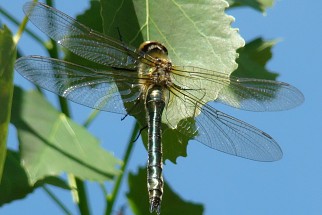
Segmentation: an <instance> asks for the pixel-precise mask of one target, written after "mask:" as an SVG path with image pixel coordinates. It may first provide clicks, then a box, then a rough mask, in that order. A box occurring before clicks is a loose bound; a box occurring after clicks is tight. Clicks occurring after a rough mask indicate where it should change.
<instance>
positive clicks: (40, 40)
mask: <svg viewBox="0 0 322 215" xmlns="http://www.w3.org/2000/svg"><path fill="white" fill-rule="evenodd" d="M0 13H1V14H2V15H4V16H5V17H6V18H7V19H9V20H10V21H11V22H12V23H14V24H15V25H17V26H19V25H20V22H19V21H18V20H17V19H16V18H14V17H13V16H12V15H11V14H9V13H8V12H7V11H5V10H4V9H3V8H1V7H0ZM27 22H28V19H27V17H25V18H24V20H23V21H22V22H21V26H20V28H19V30H18V33H17V35H16V36H15V42H16V43H17V42H18V40H19V39H20V37H21V35H22V32H26V33H27V34H28V35H29V36H30V37H31V38H33V39H34V40H36V41H37V42H38V43H40V44H43V45H44V46H45V43H43V41H42V39H41V38H40V37H38V36H37V35H36V34H35V33H33V32H32V31H31V30H29V29H28V28H26V24H27Z"/></svg>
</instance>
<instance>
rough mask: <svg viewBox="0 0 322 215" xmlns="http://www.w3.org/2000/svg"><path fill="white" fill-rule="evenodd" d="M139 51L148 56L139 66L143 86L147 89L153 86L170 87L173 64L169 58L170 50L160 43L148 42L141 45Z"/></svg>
mask: <svg viewBox="0 0 322 215" xmlns="http://www.w3.org/2000/svg"><path fill="white" fill-rule="evenodd" d="M139 51H142V52H144V53H145V54H146V56H147V57H146V59H143V62H142V63H141V64H140V65H139V70H138V74H139V78H140V80H141V84H144V85H147V87H148V86H149V85H152V84H153V85H155V84H157V85H161V86H164V87H167V86H168V87H169V85H171V78H170V71H171V69H172V63H171V61H170V59H169V58H168V50H167V49H166V48H165V47H164V46H163V45H162V44H161V43H159V42H153V41H146V42H144V43H142V44H141V45H140V47H139ZM147 59H149V61H147Z"/></svg>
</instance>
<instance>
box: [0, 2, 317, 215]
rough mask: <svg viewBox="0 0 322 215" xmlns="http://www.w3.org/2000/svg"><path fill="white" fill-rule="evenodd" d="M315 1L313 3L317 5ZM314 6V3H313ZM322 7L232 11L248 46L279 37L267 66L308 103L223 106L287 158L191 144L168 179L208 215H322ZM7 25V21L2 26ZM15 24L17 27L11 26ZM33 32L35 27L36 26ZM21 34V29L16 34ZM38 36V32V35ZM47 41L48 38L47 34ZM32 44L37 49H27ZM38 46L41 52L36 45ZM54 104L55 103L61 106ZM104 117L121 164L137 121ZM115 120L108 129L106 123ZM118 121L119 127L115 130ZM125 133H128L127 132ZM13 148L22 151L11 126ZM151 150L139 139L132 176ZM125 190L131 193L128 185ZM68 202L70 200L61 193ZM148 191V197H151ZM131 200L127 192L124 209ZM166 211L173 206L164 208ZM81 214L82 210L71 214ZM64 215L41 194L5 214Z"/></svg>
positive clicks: (97, 208) (66, 6)
mask: <svg viewBox="0 0 322 215" xmlns="http://www.w3.org/2000/svg"><path fill="white" fill-rule="evenodd" d="M24 2H25V1H21V0H2V1H1V2H0V6H1V7H3V8H5V9H7V10H8V11H9V12H11V13H12V14H14V15H15V16H16V17H18V18H19V19H22V17H23V13H22V9H21V8H22V5H23V3H24ZM75 2H76V1H66V0H65V1H60V2H58V1H57V6H56V7H57V8H58V9H59V10H62V11H64V12H66V13H68V14H69V15H71V16H74V15H76V14H77V13H79V12H81V11H83V9H84V8H85V7H87V5H88V3H87V2H88V1H84V0H83V1H77V3H75ZM313 2H314V3H313ZM309 3H310V4H309ZM321 7H322V2H321V1H317V0H316V1H310V2H308V1H301V0H293V1H287V0H284V1H277V2H276V3H275V6H274V7H273V8H271V9H269V10H268V11H267V14H266V16H263V15H262V14H260V13H259V12H257V11H254V10H252V9H248V8H242V9H233V10H229V11H228V13H229V14H231V15H233V16H235V18H236V21H235V23H233V26H234V27H238V28H239V29H240V34H241V35H242V37H244V39H245V40H246V41H250V40H252V39H255V38H256V37H263V38H264V39H277V38H278V39H280V42H279V43H278V44H277V45H276V46H275V47H274V48H273V59H272V60H271V61H270V62H269V64H268V68H269V69H270V70H272V71H276V72H278V73H279V74H280V76H279V78H278V80H280V81H284V82H287V83H290V84H292V85H294V86H296V87H297V88H299V89H300V90H301V91H302V92H303V94H304V95H305V99H306V100H305V103H304V104H303V105H302V106H300V107H298V108H295V109H292V110H289V111H283V112H271V113H253V112H246V111H240V110H235V109H232V108H229V107H226V106H223V105H216V106H215V107H216V108H217V109H219V110H221V111H223V112H225V113H228V114H231V115H232V116H234V117H237V118H239V119H242V120H244V121H246V122H248V123H250V124H252V125H254V126H256V127H258V128H260V129H261V130H263V131H265V132H267V133H269V134H270V135H271V136H272V137H274V139H275V140H276V141H277V142H278V143H279V144H280V146H281V147H282V149H283V152H284V157H283V159H282V160H280V161H278V162H273V163H261V162H255V161H250V160H245V159H242V158H237V157H234V156H229V155H226V154H224V153H220V152H217V151H215V150H211V149H209V148H207V147H205V146H203V145H202V144H200V143H198V142H195V141H191V142H190V144H189V147H188V157H187V158H179V159H178V160H177V165H174V164H172V163H170V162H167V163H166V165H165V168H164V169H165V170H164V175H165V177H166V179H167V181H168V182H169V185H170V186H171V187H172V188H173V189H174V190H175V191H176V192H178V193H179V194H180V195H181V196H182V198H184V199H186V200H189V201H193V202H199V203H202V204H204V205H205V214H225V215H226V214H229V215H235V214H236V215H237V214H261V215H266V214H267V215H270V214H275V215H279V214H281V215H282V214H283V215H284V214H293V215H294V214H311V215H312V214H321V211H322V156H321V153H322V131H321V129H322V113H321V110H322V94H321V91H322V84H321V83H320V81H321V79H322V74H321V73H322V27H321V22H322V13H321V11H320V8H321ZM3 22H4V23H7V22H6V20H3ZM10 26H11V25H10ZM29 26H30V27H33V26H31V25H29ZM11 29H12V30H13V32H14V33H15V32H16V28H13V27H12V28H11ZM37 32H38V31H37ZM39 34H40V35H42V36H44V35H43V34H42V33H39ZM20 43H21V47H24V49H23V53H24V54H25V55H29V54H39V55H43V54H44V52H43V50H41V49H40V48H39V47H38V46H36V45H34V43H33V42H32V41H30V40H29V39H28V38H27V37H24V38H23V39H22V40H21V41H20ZM26 44H30V46H29V47H28V46H26ZM33 45H34V46H33ZM15 83H16V84H17V85H20V86H23V87H24V88H30V87H31V86H32V85H31V84H29V83H28V81H26V80H24V79H23V78H21V77H20V76H19V74H16V75H15ZM54 102H55V100H54ZM72 108H73V118H74V119H75V121H77V122H79V123H82V122H83V121H84V120H85V118H86V116H87V115H88V113H90V111H91V110H90V109H88V108H86V107H82V106H80V105H76V104H74V105H72ZM120 118H121V116H120V115H117V114H111V113H101V114H100V117H99V118H98V119H97V120H96V122H95V123H94V124H93V125H92V126H91V127H90V131H91V132H92V133H93V134H94V135H95V136H97V137H98V138H99V139H100V140H101V142H102V144H103V146H104V147H105V148H107V149H109V150H110V151H113V152H114V154H115V156H117V157H119V158H122V156H123V151H124V148H125V145H126V144H125V143H126V142H127V139H128V136H129V135H130V132H131V127H132V125H133V120H132V119H130V117H128V118H127V119H126V120H125V121H120ZM107 122H109V123H107ZM110 122H113V126H110V125H111V123H110ZM120 131H122V134H120ZM9 142H10V144H9V146H10V147H11V148H16V147H17V141H16V140H15V131H14V129H13V128H12V129H11V130H10V136H9ZM146 157H147V155H146V151H145V149H144V147H143V145H142V144H141V141H138V142H137V143H136V146H135V150H134V152H133V154H132V157H131V164H130V167H129V168H130V171H136V169H137V166H138V165H141V166H144V165H145V163H146ZM88 187H89V190H91V192H90V198H91V199H92V200H95V201H91V203H92V205H91V206H92V210H93V212H94V213H93V214H101V213H100V212H101V211H102V210H103V204H102V200H103V196H102V193H101V192H100V190H99V187H98V186H97V185H96V184H94V183H89V184H88ZM122 189H123V190H124V191H125V190H126V184H123V187H122ZM55 191H57V192H58V193H59V196H60V198H61V199H63V201H65V202H66V203H67V204H69V203H70V204H71V198H70V194H69V193H68V192H65V191H60V190H55ZM144 192H145V191H144ZM124 202H125V198H124V196H123V193H121V195H120V197H119V198H118V206H120V205H122V204H123V203H124ZM163 207H166V205H163ZM71 210H72V211H76V210H75V208H73V207H72V208H71ZM26 211H28V213H27V214H47V215H51V214H53V215H54V214H55V215H56V214H60V210H59V209H58V208H57V207H56V206H55V205H54V203H52V202H51V201H50V199H49V198H48V197H47V196H46V194H45V193H44V192H43V191H42V190H37V191H35V192H34V193H33V194H30V195H28V197H27V198H26V199H23V200H19V201H15V202H13V203H11V204H9V205H5V206H4V207H2V208H0V214H6V215H15V214H20V213H21V212H24V213H25V212H26Z"/></svg>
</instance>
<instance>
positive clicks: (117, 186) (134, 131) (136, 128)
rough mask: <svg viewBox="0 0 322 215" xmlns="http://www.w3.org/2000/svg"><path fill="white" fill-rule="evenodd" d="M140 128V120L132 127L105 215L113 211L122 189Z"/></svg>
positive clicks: (108, 197) (108, 198)
mask: <svg viewBox="0 0 322 215" xmlns="http://www.w3.org/2000/svg"><path fill="white" fill-rule="evenodd" d="M139 130H140V127H139V124H138V122H135V124H134V126H133V129H132V135H131V137H130V139H129V142H128V145H127V149H126V152H125V155H124V159H123V166H122V167H121V173H120V175H119V176H118V178H117V179H116V182H115V186H114V189H113V191H112V194H111V195H109V196H107V207H106V210H105V215H110V214H111V213H112V209H113V205H114V203H115V200H116V197H117V194H118V193H119V189H120V186H121V182H122V179H123V177H124V173H125V169H126V167H127V165H128V162H129V158H130V155H131V152H132V151H133V146H134V142H133V141H134V140H135V138H136V136H137V134H138V132H139Z"/></svg>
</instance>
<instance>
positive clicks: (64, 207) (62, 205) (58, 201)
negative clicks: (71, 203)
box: [42, 186, 72, 215]
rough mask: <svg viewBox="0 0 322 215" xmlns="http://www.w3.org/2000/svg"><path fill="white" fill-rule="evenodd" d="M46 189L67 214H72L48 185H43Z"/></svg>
mask: <svg viewBox="0 0 322 215" xmlns="http://www.w3.org/2000/svg"><path fill="white" fill-rule="evenodd" d="M42 188H43V189H44V191H45V192H46V193H47V194H48V196H49V197H50V198H52V200H53V201H54V202H56V204H57V205H58V206H59V207H60V208H61V209H62V210H63V211H64V212H65V214H68V215H72V213H71V212H70V211H69V210H68V209H67V207H66V206H65V205H64V204H63V203H62V202H61V201H60V200H59V199H58V198H57V197H56V196H55V195H54V194H53V193H52V192H51V191H50V190H49V189H48V188H47V187H46V186H42Z"/></svg>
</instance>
